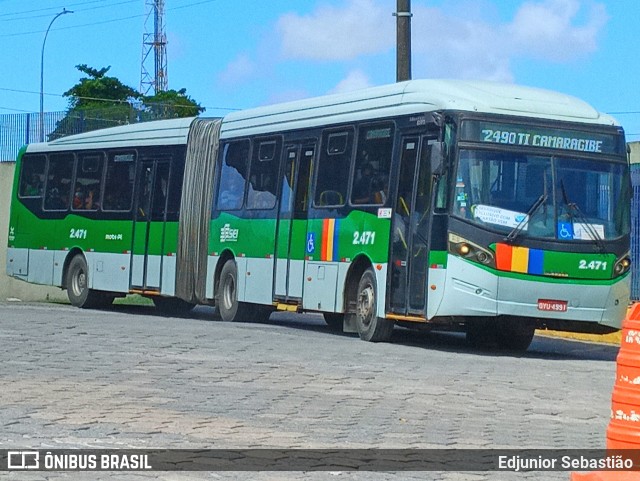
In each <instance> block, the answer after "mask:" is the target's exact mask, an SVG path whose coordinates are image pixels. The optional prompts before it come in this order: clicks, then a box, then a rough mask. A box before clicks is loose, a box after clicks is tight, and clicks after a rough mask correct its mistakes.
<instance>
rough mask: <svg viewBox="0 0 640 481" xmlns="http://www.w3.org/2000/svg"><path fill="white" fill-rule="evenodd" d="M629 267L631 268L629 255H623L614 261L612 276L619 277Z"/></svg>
mask: <svg viewBox="0 0 640 481" xmlns="http://www.w3.org/2000/svg"><path fill="white" fill-rule="evenodd" d="M630 267H631V257H630V254H629V253H628V252H627V253H626V254H625V255H623V256H622V257H621V258H620V259H618V260H617V261H616V263H615V265H614V266H613V275H614V276H621V275H622V274H624V273H625V272H627V271H628V270H629V268H630Z"/></svg>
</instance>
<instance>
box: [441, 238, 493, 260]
mask: <svg viewBox="0 0 640 481" xmlns="http://www.w3.org/2000/svg"><path fill="white" fill-rule="evenodd" d="M449 252H450V253H451V254H453V255H457V256H460V257H463V258H464V259H467V260H470V261H472V262H479V263H480V264H484V265H486V266H489V267H495V266H496V263H495V258H494V256H493V253H492V252H491V251H489V250H487V249H485V248H483V247H480V246H479V245H477V244H474V243H473V242H470V241H468V240H467V239H465V238H464V237H460V236H459V235H456V234H452V233H449Z"/></svg>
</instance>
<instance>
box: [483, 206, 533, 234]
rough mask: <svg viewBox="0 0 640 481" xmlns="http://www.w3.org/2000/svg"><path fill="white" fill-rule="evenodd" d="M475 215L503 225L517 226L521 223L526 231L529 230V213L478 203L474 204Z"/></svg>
mask: <svg viewBox="0 0 640 481" xmlns="http://www.w3.org/2000/svg"><path fill="white" fill-rule="evenodd" d="M473 217H474V218H475V219H479V220H481V221H482V222H486V223H488V224H494V225H500V226H503V227H517V226H518V225H520V226H521V228H522V230H524V231H526V230H527V227H528V224H529V216H528V215H527V214H524V213H522V212H516V211H513V210H508V209H502V208H501V207H494V206H492V205H483V204H478V205H476V206H474V208H473Z"/></svg>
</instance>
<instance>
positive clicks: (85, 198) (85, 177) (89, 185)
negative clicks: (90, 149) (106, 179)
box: [71, 153, 104, 210]
mask: <svg viewBox="0 0 640 481" xmlns="http://www.w3.org/2000/svg"><path fill="white" fill-rule="evenodd" d="M103 169H104V156H103V154H102V153H99V154H84V155H81V156H80V158H79V160H78V168H77V170H76V183H75V186H74V189H73V200H72V201H71V208H72V209H73V210H98V207H99V206H100V195H101V192H100V190H101V189H100V185H101V183H102V171H103Z"/></svg>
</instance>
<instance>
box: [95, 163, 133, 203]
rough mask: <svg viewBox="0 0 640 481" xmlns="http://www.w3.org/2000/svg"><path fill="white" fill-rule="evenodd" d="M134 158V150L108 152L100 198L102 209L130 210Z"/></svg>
mask: <svg viewBox="0 0 640 481" xmlns="http://www.w3.org/2000/svg"><path fill="white" fill-rule="evenodd" d="M135 160H136V154H135V152H118V153H111V154H109V158H108V160H107V172H106V176H105V183H104V198H103V200H102V210H103V211H115V212H128V211H130V210H131V201H132V199H133V185H134V179H135V175H136V162H135Z"/></svg>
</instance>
